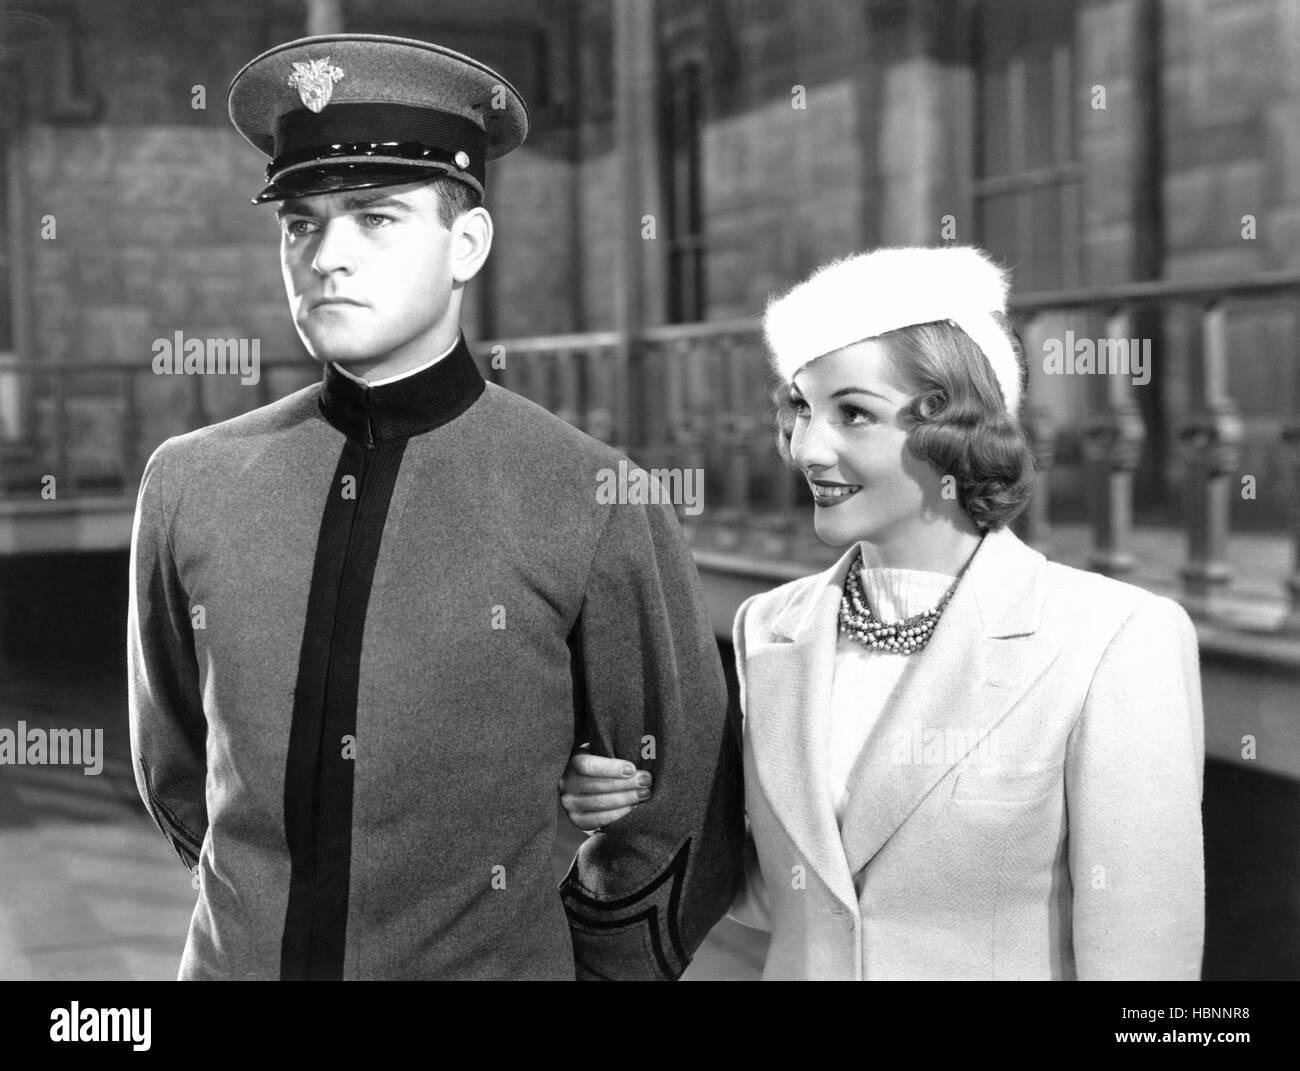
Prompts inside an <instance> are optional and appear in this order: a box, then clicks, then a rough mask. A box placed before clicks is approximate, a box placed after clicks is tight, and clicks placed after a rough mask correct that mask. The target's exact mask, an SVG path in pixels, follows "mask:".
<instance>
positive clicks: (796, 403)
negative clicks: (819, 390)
mask: <svg viewBox="0 0 1300 1071" xmlns="http://www.w3.org/2000/svg"><path fill="white" fill-rule="evenodd" d="M790 408H791V409H793V410H794V411H795V412H796V413H797V414H798V415H799V416H806V415H807V413H808V403H807V402H805V401H804V400H803V399H802V398H791V399H790Z"/></svg>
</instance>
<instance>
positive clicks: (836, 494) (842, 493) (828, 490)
mask: <svg viewBox="0 0 1300 1071" xmlns="http://www.w3.org/2000/svg"><path fill="white" fill-rule="evenodd" d="M808 486H809V487H810V488H812V495H813V502H815V503H816V504H817V505H819V506H823V507H825V508H828V509H829V508H830V507H831V506H838V505H839V504H840V503H841V502H847V501H848V500H849V499H850V498H852V497H853V496H854V495H856V494H857V493H858V492H859V491H861V490H862V486H861V485H860V484H844V483H835V484H819V483H810V484H809V485H808Z"/></svg>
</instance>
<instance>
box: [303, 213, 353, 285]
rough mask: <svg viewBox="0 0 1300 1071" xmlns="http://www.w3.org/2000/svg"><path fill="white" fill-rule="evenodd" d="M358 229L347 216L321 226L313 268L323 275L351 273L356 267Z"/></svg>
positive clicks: (336, 218)
mask: <svg viewBox="0 0 1300 1071" xmlns="http://www.w3.org/2000/svg"><path fill="white" fill-rule="evenodd" d="M357 238H358V235H357V228H356V226H355V224H354V223H353V222H352V220H351V219H350V218H348V217H347V216H335V217H334V218H333V219H327V220H325V221H324V222H323V223H322V224H321V228H320V232H319V235H318V237H317V239H316V255H315V256H314V257H312V264H311V266H312V267H313V268H314V269H315V270H316V271H318V272H319V273H320V274H321V275H329V274H331V273H332V272H336V271H342V272H350V271H352V270H353V269H354V268H355V267H356V258H357V249H356V243H357Z"/></svg>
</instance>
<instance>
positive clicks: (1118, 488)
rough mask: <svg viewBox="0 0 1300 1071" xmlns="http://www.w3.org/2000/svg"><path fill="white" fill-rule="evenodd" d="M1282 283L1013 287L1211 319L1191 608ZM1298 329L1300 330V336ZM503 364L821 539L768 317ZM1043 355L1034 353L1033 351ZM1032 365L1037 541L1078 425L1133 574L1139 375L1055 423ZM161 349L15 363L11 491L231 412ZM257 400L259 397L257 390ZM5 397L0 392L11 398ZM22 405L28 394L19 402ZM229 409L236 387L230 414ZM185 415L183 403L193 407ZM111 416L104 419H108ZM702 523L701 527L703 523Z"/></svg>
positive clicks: (1189, 580) (1103, 551)
mask: <svg viewBox="0 0 1300 1071" xmlns="http://www.w3.org/2000/svg"><path fill="white" fill-rule="evenodd" d="M1270 298H1282V299H1285V300H1286V301H1287V302H1289V303H1290V304H1291V306H1292V307H1293V308H1294V307H1297V306H1296V299H1297V298H1300V273H1274V274H1268V275H1258V276H1255V277H1252V278H1250V279H1245V280H1231V281H1227V282H1223V281H1218V282H1201V283H1181V282H1164V281H1162V282H1150V283H1130V284H1124V285H1117V286H1112V287H1103V288H1089V289H1079V290H1070V291H1061V292H1053V293H1039V294H1031V295H1026V296H1023V297H1020V298H1018V299H1016V300H1015V301H1014V302H1013V312H1014V313H1015V315H1016V317H1017V319H1018V322H1019V325H1020V327H1021V329H1022V333H1024V334H1026V335H1029V334H1032V333H1033V331H1034V329H1035V325H1036V324H1037V323H1039V322H1040V320H1041V318H1043V317H1053V316H1057V317H1067V318H1071V322H1077V323H1078V324H1080V325H1082V326H1083V328H1084V330H1085V331H1086V332H1087V333H1088V334H1089V335H1090V337H1091V336H1096V337H1102V338H1125V339H1127V338H1130V337H1131V336H1132V334H1133V324H1134V318H1135V317H1136V316H1138V315H1140V314H1142V313H1143V312H1144V311H1145V310H1152V309H1154V310H1156V311H1157V314H1159V315H1165V314H1167V313H1168V312H1169V311H1170V310H1172V309H1175V308H1183V309H1191V310H1194V315H1195V320H1196V329H1195V330H1194V332H1193V334H1192V339H1191V343H1190V346H1189V348H1188V350H1187V352H1186V353H1185V355H1184V356H1183V357H1182V361H1181V363H1182V368H1181V373H1182V374H1183V375H1184V376H1185V377H1186V381H1187V383H1188V384H1189V385H1190V391H1191V398H1192V406H1191V409H1190V410H1189V411H1188V412H1187V413H1185V414H1184V415H1183V417H1182V422H1181V425H1180V427H1179V429H1178V436H1177V440H1178V442H1179V444H1180V449H1182V450H1183V451H1184V452H1185V459H1186V467H1185V472H1186V475H1187V487H1186V489H1185V498H1184V503H1185V505H1184V507H1183V508H1182V509H1181V517H1179V518H1178V519H1179V520H1180V521H1181V524H1182V527H1183V529H1184V530H1185V532H1186V535H1187V540H1188V543H1187V546H1188V552H1187V555H1186V560H1185V562H1184V563H1183V565H1182V568H1181V593H1180V594H1181V597H1182V598H1183V600H1184V602H1185V603H1186V604H1188V606H1189V608H1190V609H1192V610H1193V611H1194V612H1195V611H1196V610H1197V609H1198V608H1200V607H1202V606H1204V605H1205V603H1206V602H1207V600H1208V599H1209V597H1210V596H1212V595H1213V594H1214V593H1215V592H1217V591H1222V590H1223V589H1224V588H1225V587H1226V586H1227V585H1229V582H1230V579H1231V570H1230V568H1229V566H1228V560H1227V559H1228V555H1227V546H1228V538H1229V534H1230V508H1229V506H1230V495H1231V492H1232V485H1233V482H1234V479H1235V478H1236V477H1237V476H1238V475H1239V474H1238V472H1237V467H1238V464H1239V459H1240V449H1241V443H1242V439H1243V422H1242V420H1241V417H1240V414H1239V412H1238V409H1237V406H1236V404H1235V403H1234V401H1233V399H1232V398H1231V396H1230V394H1229V392H1228V389H1227V368H1228V359H1229V355H1228V352H1227V345H1228V331H1227V327H1228V314H1229V311H1230V309H1231V308H1232V307H1234V306H1235V305H1236V304H1238V303H1246V302H1250V301H1254V300H1257V299H1270ZM1296 326H1297V325H1296V324H1294V323H1292V324H1291V329H1290V338H1291V339H1292V340H1295V339H1297V338H1300V332H1298V331H1297V330H1296ZM472 348H473V349H474V351H475V354H476V357H477V358H478V360H479V362H480V366H481V368H482V369H483V372H484V374H485V375H486V376H488V378H490V379H492V380H494V381H496V382H498V383H500V384H501V385H502V386H505V387H507V388H509V389H511V390H514V391H516V392H518V393H520V394H522V395H524V396H526V397H528V398H531V399H532V400H534V401H536V402H537V403H539V404H540V405H542V406H544V407H546V408H547V409H550V410H551V411H552V412H554V413H556V414H557V415H559V416H560V417H562V418H563V419H565V420H567V421H568V422H570V423H572V424H574V425H575V426H577V427H578V428H580V429H582V430H583V431H586V432H587V433H588V434H590V435H592V436H594V437H596V438H598V439H601V440H604V441H606V442H609V443H611V444H613V445H615V446H617V447H618V448H619V449H621V450H623V451H624V452H625V453H627V454H628V455H629V456H630V457H632V459H633V460H634V461H636V462H637V463H639V464H641V465H643V466H645V467H647V468H657V467H680V468H698V469H702V470H704V471H705V473H706V474H707V475H708V476H709V479H710V481H711V484H712V486H711V488H710V491H709V494H708V498H707V501H708V503H709V509H708V511H707V521H704V522H702V523H705V524H707V525H708V526H709V527H710V528H711V529H712V530H713V533H714V543H713V544H712V545H714V546H716V547H722V548H727V547H731V548H734V549H736V550H738V551H740V550H744V551H745V552H746V553H748V554H752V555H755V556H758V557H763V556H769V557H780V556H782V555H787V554H790V553H791V552H792V551H793V549H794V548H795V547H796V545H797V544H798V543H799V541H800V540H806V538H807V536H806V530H807V528H808V524H807V514H806V509H805V506H806V495H807V491H806V487H805V485H804V483H803V481H802V480H801V479H800V478H799V477H798V476H797V474H795V473H794V472H792V471H790V470H789V469H787V468H786V467H785V466H783V465H782V464H781V463H780V461H779V460H778V459H777V457H776V454H775V450H774V427H773V423H772V411H773V410H772V404H771V401H770V397H769V392H770V388H771V381H770V379H769V377H768V375H767V374H766V358H765V354H764V350H763V346H762V341H761V337H760V333H759V326H758V323H757V321H754V320H733V321H723V322H706V323H699V324H686V325H674V326H666V327H656V328H653V329H650V330H647V331H645V332H644V333H643V334H642V335H641V336H639V337H638V338H636V339H633V340H628V339H625V338H624V337H622V336H621V335H619V334H617V333H614V332H599V333H591V334H574V335H563V336H551V337H545V338H520V339H505V340H490V341H487V342H482V343H476V344H474V345H473V347H472ZM1030 363H1031V365H1033V364H1034V361H1033V360H1032V358H1031V362H1030ZM1289 367H1292V368H1293V369H1294V371H1293V373H1292V375H1293V382H1292V383H1289V384H1279V392H1280V393H1279V396H1280V397H1282V396H1285V397H1286V398H1288V399H1289V403H1288V404H1290V405H1291V407H1292V410H1291V411H1290V412H1289V413H1288V415H1287V416H1286V419H1285V421H1284V423H1283V425H1282V428H1281V432H1280V435H1279V440H1278V442H1277V444H1276V445H1277V448H1278V450H1279V452H1280V456H1281V457H1282V458H1284V460H1285V465H1286V466H1287V472H1288V481H1287V482H1288V488H1287V493H1288V496H1289V508H1290V511H1291V512H1290V514H1289V516H1290V521H1289V525H1290V527H1289V529H1288V531H1289V532H1290V536H1289V538H1290V540H1291V543H1292V552H1291V555H1290V559H1291V560H1290V567H1289V570H1288V573H1287V575H1286V576H1285V577H1284V578H1280V580H1279V581H1278V583H1279V587H1280V595H1281V597H1282V598H1283V599H1284V600H1285V602H1286V605H1287V606H1289V607H1290V618H1289V620H1290V621H1291V622H1292V623H1294V622H1295V621H1296V620H1297V606H1298V604H1300V568H1297V564H1296V563H1297V560H1298V559H1297V552H1298V551H1300V527H1297V524H1296V521H1297V516H1298V514H1297V510H1296V508H1295V507H1296V503H1297V502H1300V413H1297V412H1296V411H1295V410H1294V406H1295V403H1296V399H1297V398H1300V366H1296V365H1294V364H1292V365H1290V366H1289ZM261 370H262V375H261V379H260V382H259V383H258V384H257V385H255V386H249V387H243V388H240V389H241V391H242V392H243V394H242V395H241V397H240V402H239V407H240V408H242V409H252V408H254V407H255V406H258V405H262V404H265V403H267V402H269V401H271V400H273V399H274V398H276V397H279V396H281V395H283V394H285V393H287V392H288V390H290V389H294V388H295V387H297V386H302V385H305V384H306V383H309V382H311V381H313V380H314V379H315V378H317V375H318V373H317V370H316V368H315V366H314V365H312V364H310V363H309V362H307V361H305V360H304V359H301V358H300V359H298V360H294V361H263V362H262V364H261ZM1041 375H1042V373H1041V371H1038V372H1035V371H1033V370H1032V369H1031V376H1030V390H1029V394H1028V401H1027V403H1026V406H1025V410H1024V417H1023V419H1024V424H1025V427H1026V430H1027V432H1028V435H1029V437H1030V441H1031V444H1032V446H1033V449H1034V452H1035V456H1036V460H1037V463H1038V468H1039V475H1038V485H1037V488H1036V491H1035V494H1034V496H1033V499H1032V500H1031V503H1030V506H1029V508H1028V510H1027V511H1026V514H1025V516H1024V518H1023V519H1022V532H1023V534H1024V535H1025V536H1026V537H1027V538H1028V539H1029V541H1031V542H1034V543H1037V544H1040V545H1042V544H1044V543H1046V542H1047V541H1048V539H1049V536H1050V527H1049V525H1050V521H1051V517H1050V511H1051V510H1050V503H1051V498H1052V496H1051V491H1052V484H1053V480H1054V472H1055V470H1056V469H1057V450H1056V447H1057V444H1058V442H1059V441H1060V439H1061V433H1062V432H1063V431H1072V432H1073V433H1074V434H1075V435H1076V436H1077V441H1078V443H1079V444H1080V446H1081V448H1082V464H1083V472H1084V475H1085V483H1086V485H1087V491H1088V494H1087V499H1088V508H1087V516H1088V523H1089V526H1090V528H1091V531H1092V552H1091V557H1090V560H1089V564H1090V565H1091V566H1092V567H1093V568H1095V569H1097V570H1099V571H1102V572H1106V573H1110V574H1116V575H1123V574H1126V573H1129V572H1131V571H1132V570H1133V569H1134V568H1135V565H1136V564H1138V563H1137V561H1136V558H1135V554H1134V550H1133V543H1134V540H1133V536H1134V520H1133V517H1134V510H1133V479H1134V472H1135V470H1136V468H1137V466H1138V462H1139V460H1140V458H1141V457H1142V452H1143V450H1144V448H1145V446H1146V445H1147V444H1146V429H1145V427H1144V424H1143V420H1142V417H1141V415H1140V408H1139V406H1138V404H1137V400H1136V394H1135V391H1136V390H1137V389H1139V388H1138V387H1136V386H1134V385H1133V383H1132V382H1131V380H1130V377H1128V376H1124V375H1097V376H1089V377H1087V383H1086V386H1084V388H1083V390H1084V393H1085V395H1086V398H1087V413H1086V417H1085V419H1084V420H1083V421H1082V423H1081V425H1080V426H1079V427H1077V428H1074V429H1069V428H1058V427H1057V426H1056V424H1057V423H1058V421H1057V420H1056V419H1055V418H1054V417H1053V414H1052V413H1051V412H1050V410H1049V408H1048V407H1046V406H1044V405H1043V404H1041V403H1040V402H1039V401H1038V400H1036V391H1035V381H1036V380H1037V379H1039V378H1041ZM153 378H154V377H153V373H152V369H151V368H150V366H149V364H148V363H147V362H145V363H142V364H140V365H136V364H131V365H124V364H107V363H90V362H88V363H66V364H58V365H51V364H41V363H38V362H10V363H8V364H0V394H2V393H3V392H4V391H5V390H9V389H12V388H13V387H14V386H17V387H19V388H20V390H21V392H22V393H21V398H20V404H19V405H18V406H17V407H15V406H14V405H12V404H7V405H6V404H0V420H2V419H3V416H4V414H5V413H6V412H12V411H13V410H14V409H15V408H17V409H18V410H19V411H20V412H21V414H22V421H21V423H22V428H23V432H24V433H23V434H22V435H21V436H19V437H17V438H14V437H12V436H11V437H10V440H9V441H7V442H6V441H0V506H3V505H4V504H5V503H6V502H14V501H19V500H21V499H23V498H31V499H34V498H37V497H38V496H39V485H38V481H39V477H40V475H41V474H43V473H57V474H60V486H61V491H60V498H64V499H66V498H67V497H68V495H69V494H72V495H76V494H83V493H84V494H87V495H91V494H95V495H99V496H101V497H102V496H103V495H104V494H119V495H122V496H124V497H128V498H130V497H133V496H134V493H135V487H136V485H137V482H138V479H139V475H140V471H141V469H142V467H143V463H144V460H145V458H146V457H147V456H148V454H149V453H150V452H151V451H152V449H153V448H154V446H155V445H156V444H157V442H159V441H160V440H161V439H162V438H163V437H165V435H166V434H171V433H173V431H174V430H183V429H185V428H192V427H199V426H202V425H204V424H207V423H210V422H211V421H212V419H213V418H214V415H220V414H217V413H215V410H214V404H213V400H212V398H211V387H210V386H209V385H207V384H206V380H208V379H210V378H212V377H205V376H197V375H196V376H188V377H176V378H177V379H181V380H184V381H185V383H184V386H183V387H173V388H172V392H173V395H175V396H183V399H184V401H183V404H182V403H181V402H180V401H178V400H177V398H176V397H174V398H173V401H172V403H171V404H170V405H168V406H167V407H166V409H167V411H166V412H164V413H160V412H158V411H157V407H156V406H153V405H149V404H146V403H145V402H144V401H143V400H142V398H143V395H144V393H145V390H144V387H143V386H142V384H144V382H145V380H148V379H153ZM245 399H246V404H244V400H245ZM4 401H5V400H4V399H3V398H2V397H0V403H4ZM9 403H12V398H11V399H9ZM229 408H230V403H229V397H227V398H226V404H225V406H224V409H225V410H228V409H229ZM178 410H181V411H178ZM87 413H92V414H96V419H97V420H99V421H100V428H99V431H100V434H99V436H98V438H94V437H93V436H92V437H90V438H89V439H88V438H87V436H86V427H85V415H86V414H87ZM105 424H107V425H108V426H109V431H107V432H106V431H104V425H105ZM695 523H701V522H698V521H697V522H695Z"/></svg>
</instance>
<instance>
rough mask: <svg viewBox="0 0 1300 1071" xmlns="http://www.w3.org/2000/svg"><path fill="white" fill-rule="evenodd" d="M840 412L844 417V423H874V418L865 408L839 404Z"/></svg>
mask: <svg viewBox="0 0 1300 1071" xmlns="http://www.w3.org/2000/svg"><path fill="white" fill-rule="evenodd" d="M840 413H841V414H842V415H843V417H844V423H845V424H850V425H852V424H874V423H875V422H876V418H875V417H874V416H872V415H871V414H870V413H868V412H867V411H866V410H865V409H859V408H858V407H857V406H856V405H842V406H840Z"/></svg>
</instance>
